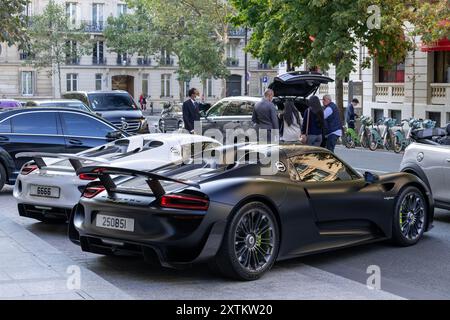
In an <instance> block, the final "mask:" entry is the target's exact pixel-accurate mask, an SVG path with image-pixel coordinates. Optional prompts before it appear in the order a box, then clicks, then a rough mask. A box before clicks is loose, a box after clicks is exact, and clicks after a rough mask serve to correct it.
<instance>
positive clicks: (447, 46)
mask: <svg viewBox="0 0 450 320" xmlns="http://www.w3.org/2000/svg"><path fill="white" fill-rule="evenodd" d="M421 50H422V51H423V52H431V51H450V40H449V39H447V38H444V39H441V40H438V41H436V42H432V43H428V44H425V43H422V47H421Z"/></svg>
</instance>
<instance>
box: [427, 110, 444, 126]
mask: <svg viewBox="0 0 450 320" xmlns="http://www.w3.org/2000/svg"><path fill="white" fill-rule="evenodd" d="M427 119H430V120H433V121H436V127H440V126H441V113H440V112H427Z"/></svg>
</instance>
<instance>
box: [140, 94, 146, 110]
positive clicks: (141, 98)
mask: <svg viewBox="0 0 450 320" xmlns="http://www.w3.org/2000/svg"><path fill="white" fill-rule="evenodd" d="M139 103H140V104H141V109H142V110H147V98H146V97H145V94H144V93H143V92H142V93H141V95H140V97H139Z"/></svg>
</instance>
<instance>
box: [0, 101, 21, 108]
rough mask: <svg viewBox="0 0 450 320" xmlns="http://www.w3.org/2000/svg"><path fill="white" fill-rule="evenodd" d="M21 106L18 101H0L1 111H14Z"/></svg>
mask: <svg viewBox="0 0 450 320" xmlns="http://www.w3.org/2000/svg"><path fill="white" fill-rule="evenodd" d="M21 106H22V105H21V103H20V101H18V100H14V99H0V110H1V109H14V108H20V107H21Z"/></svg>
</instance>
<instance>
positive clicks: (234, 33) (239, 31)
mask: <svg viewBox="0 0 450 320" xmlns="http://www.w3.org/2000/svg"><path fill="white" fill-rule="evenodd" d="M228 36H230V37H245V28H231V29H229V30H228Z"/></svg>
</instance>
